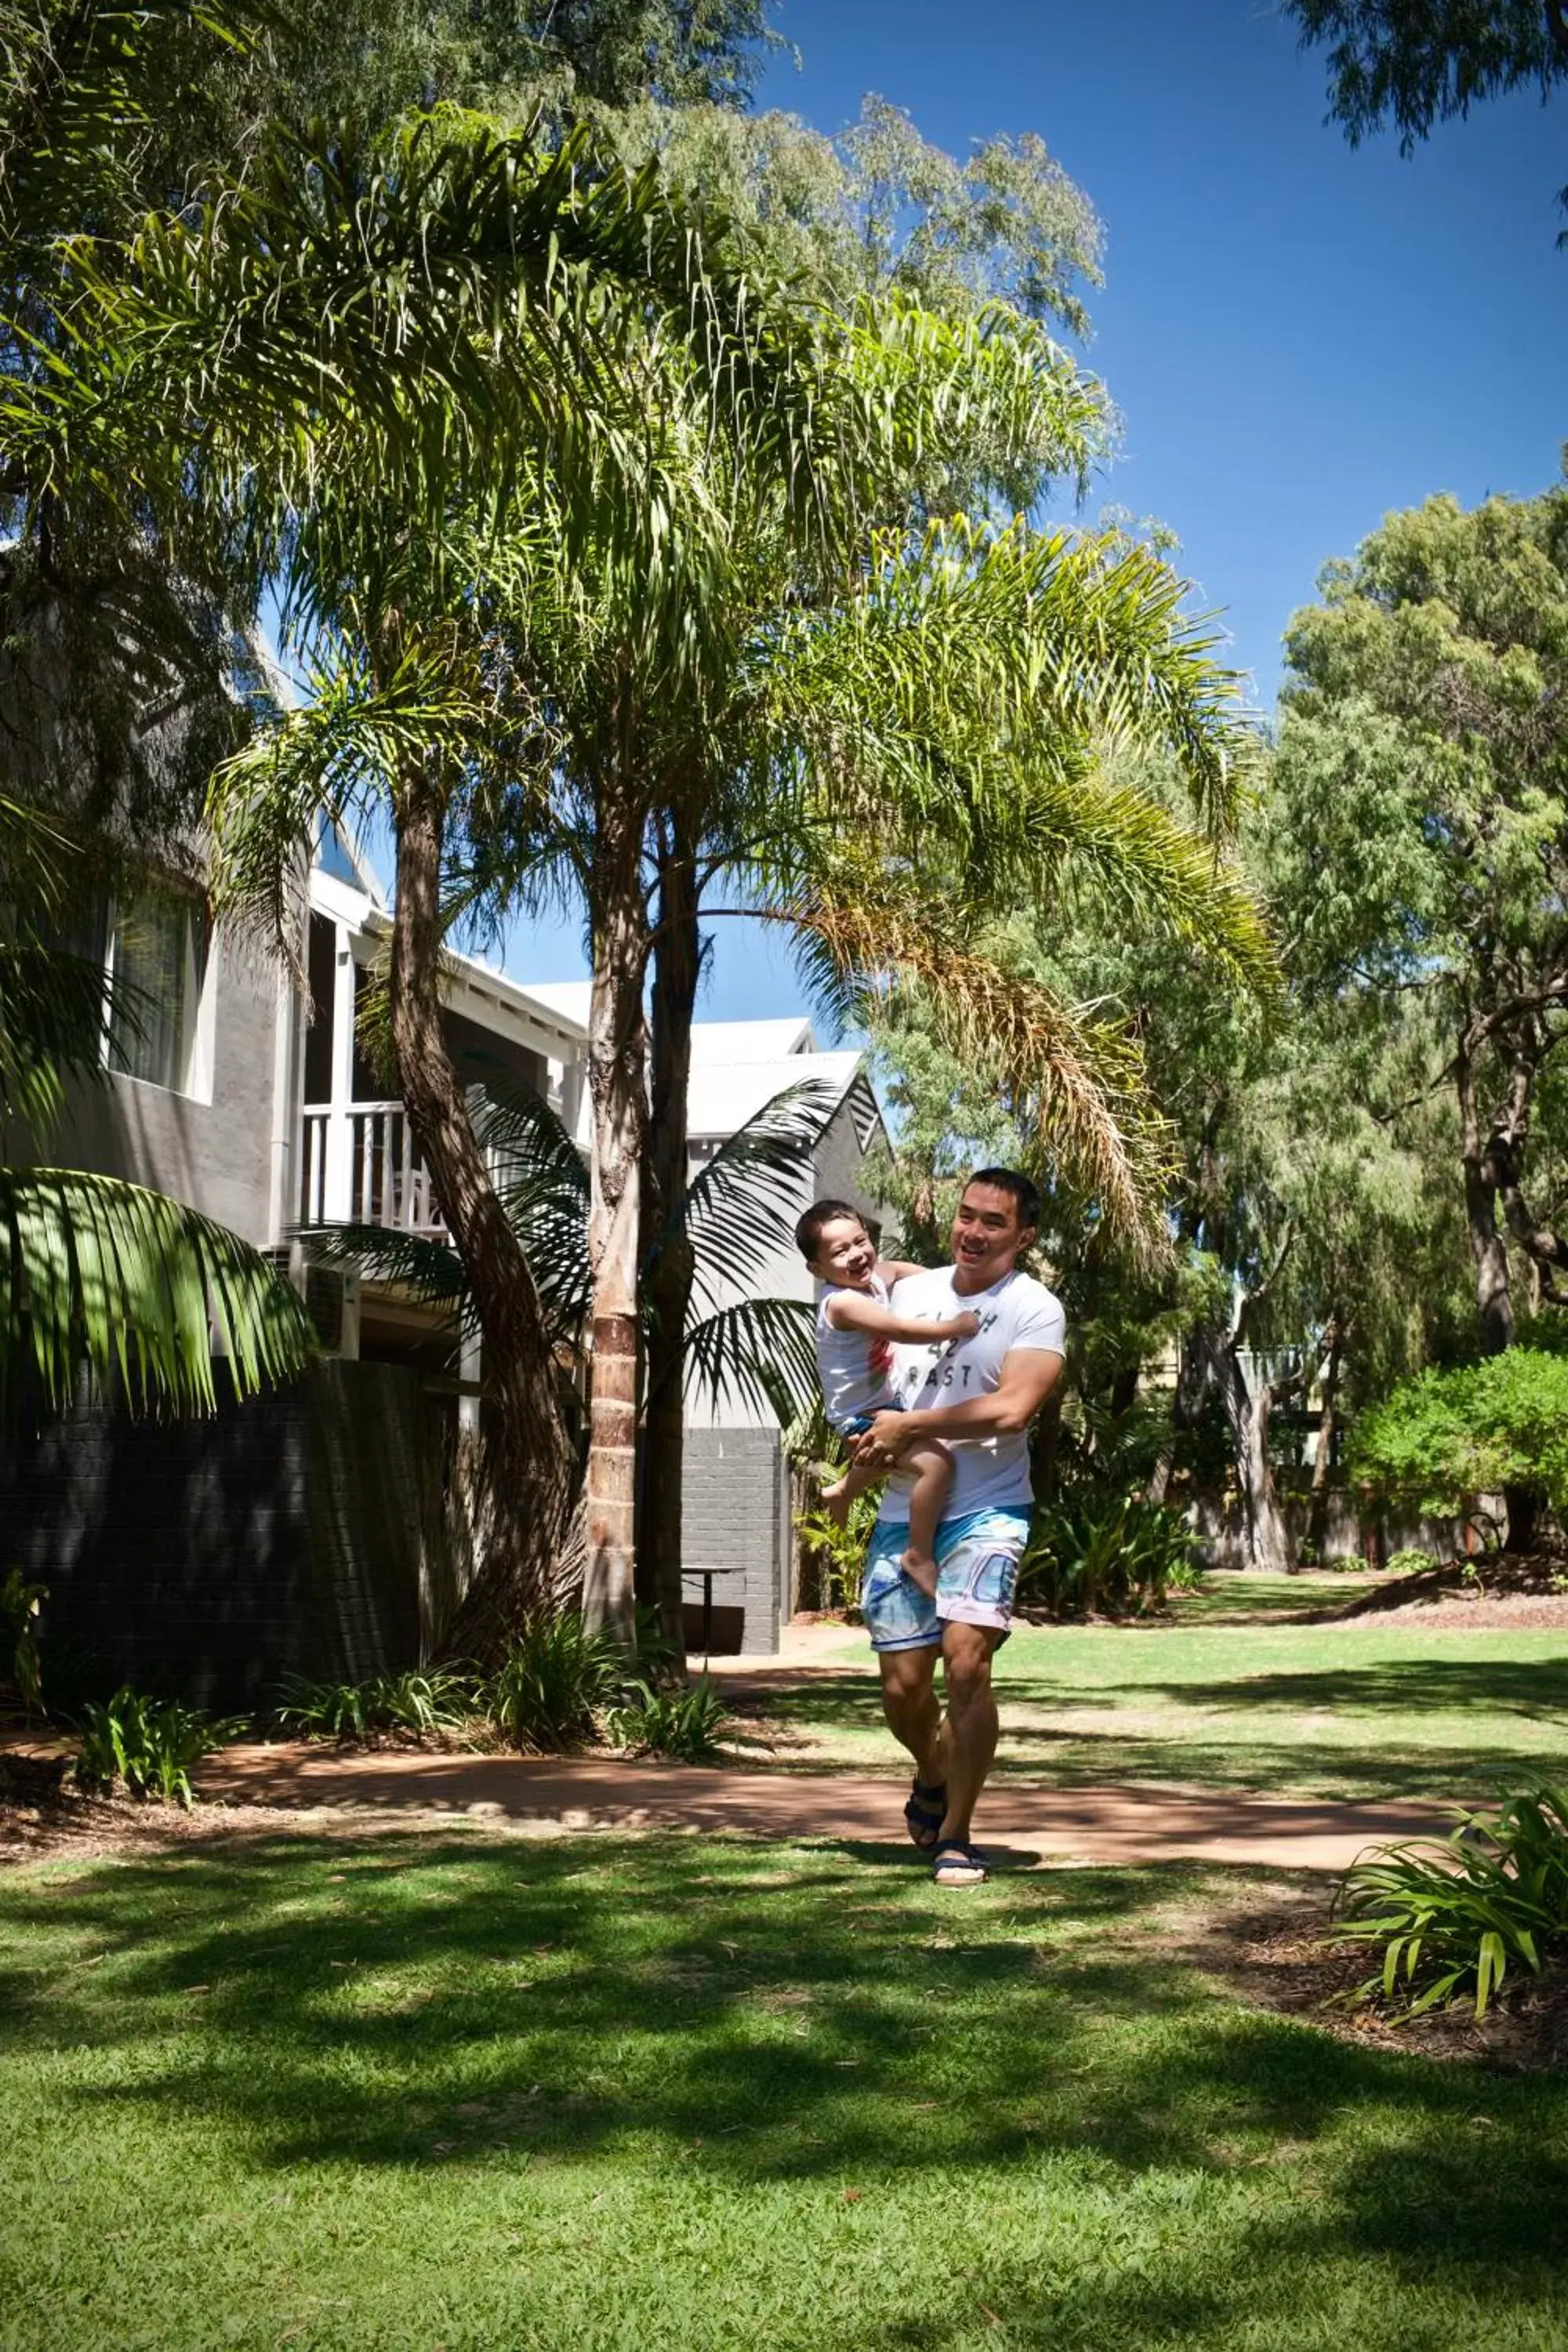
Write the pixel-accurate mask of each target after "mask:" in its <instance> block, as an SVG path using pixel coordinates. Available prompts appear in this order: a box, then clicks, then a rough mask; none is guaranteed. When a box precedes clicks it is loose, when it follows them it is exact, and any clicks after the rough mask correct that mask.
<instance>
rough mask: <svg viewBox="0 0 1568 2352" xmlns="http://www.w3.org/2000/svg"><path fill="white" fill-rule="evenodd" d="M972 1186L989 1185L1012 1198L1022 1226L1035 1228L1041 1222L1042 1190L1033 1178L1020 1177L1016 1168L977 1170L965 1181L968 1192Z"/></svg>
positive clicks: (995, 1190)
mask: <svg viewBox="0 0 1568 2352" xmlns="http://www.w3.org/2000/svg"><path fill="white" fill-rule="evenodd" d="M971 1184H988V1185H989V1186H990V1187H991V1190H992V1191H993V1192H1006V1193H1009V1194H1010V1195H1011V1196H1012V1200H1013V1203H1014V1206H1015V1207H1016V1210H1017V1212H1018V1223H1019V1225H1020V1226H1029V1227H1032V1226H1035V1225H1037V1224H1038V1223H1039V1222H1040V1188H1039V1186H1038V1185H1037V1183H1036V1182H1035V1180H1034V1178H1033V1177H1032V1176H1020V1175H1019V1173H1018V1171H1017V1170H1016V1168H976V1169H975V1171H974V1172H973V1175H971V1176H968V1177H966V1178H965V1179H964V1184H963V1189H964V1191H965V1192H968V1190H969V1187H970V1185H971Z"/></svg>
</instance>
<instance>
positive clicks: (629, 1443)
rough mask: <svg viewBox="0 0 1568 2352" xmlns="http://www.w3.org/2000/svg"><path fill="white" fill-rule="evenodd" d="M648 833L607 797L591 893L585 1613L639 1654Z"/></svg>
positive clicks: (614, 798)
mask: <svg viewBox="0 0 1568 2352" xmlns="http://www.w3.org/2000/svg"><path fill="white" fill-rule="evenodd" d="M642 833H643V828H642V818H641V811H640V809H637V810H635V811H634V810H632V809H628V808H627V806H626V803H625V801H624V799H621V798H619V797H618V796H617V795H616V794H615V793H614V792H613V790H612V791H611V792H609V793H603V794H601V803H600V808H599V813H598V825H597V830H596V834H595V845H594V866H593V873H592V877H591V883H590V893H589V896H590V908H591V915H592V923H593V955H594V983H593V993H592V997H591V1000H590V1004H589V1013H588V1081H589V1087H590V1091H591V1095H592V1100H593V1112H594V1121H593V1139H594V1140H593V1166H592V1170H591V1176H592V1192H591V1200H590V1206H589V1213H588V1263H589V1269H590V1274H591V1277H592V1281H593V1331H594V1340H593V1388H592V1401H591V1405H590V1412H589V1427H588V1476H587V1544H588V1562H587V1574H586V1577H585V1580H584V1587H583V1608H584V1615H585V1616H586V1617H587V1619H588V1621H589V1622H590V1624H592V1625H595V1626H599V1627H608V1628H610V1629H612V1630H613V1631H614V1632H616V1633H618V1634H620V1635H621V1636H622V1637H623V1638H624V1639H625V1640H626V1641H627V1642H628V1643H629V1642H630V1640H631V1638H632V1633H633V1628H634V1625H635V1622H636V1619H635V1614H634V1600H635V1592H634V1580H635V1575H636V1559H637V1547H636V1525H635V1521H636V1502H637V1391H638V1379H637V1375H638V1370H639V1368H640V1356H641V1350H640V1346H639V1339H640V1333H639V1329H638V1323H637V1241H638V1226H639V1217H638V1205H637V1204H638V1201H639V1198H640V1194H641V1190H642V1186H641V1172H642V1152H643V1137H644V1134H645V1132H646V1129H647V1021H646V1019H645V1017H644V1013H643V975H644V972H645V971H646V969H647V908H646V905H645V903H644V898H643V880H642Z"/></svg>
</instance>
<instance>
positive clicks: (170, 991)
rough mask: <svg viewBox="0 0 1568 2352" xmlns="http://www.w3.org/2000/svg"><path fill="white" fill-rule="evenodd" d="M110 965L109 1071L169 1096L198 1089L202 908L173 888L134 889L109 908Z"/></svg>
mask: <svg viewBox="0 0 1568 2352" xmlns="http://www.w3.org/2000/svg"><path fill="white" fill-rule="evenodd" d="M107 961H108V969H109V973H110V980H111V982H112V983H113V994H112V998H111V1001H110V1014H109V1032H108V1061H109V1066H110V1069H111V1070H117V1071H118V1072H119V1073H120V1075H121V1076H122V1077H127V1078H141V1079H142V1081H143V1082H144V1083H145V1084H146V1085H148V1086H153V1087H167V1088H168V1090H169V1091H170V1092H171V1093H173V1094H195V1093H200V1092H203V1091H204V1089H203V1088H202V1087H201V1085H200V1076H201V1072H200V1069H199V1067H198V1062H199V1059H200V1056H199V1053H198V1045H199V1039H200V1028H201V1023H200V1013H201V1009H202V996H203V990H204V986H205V980H206V972H207V922H206V913H205V908H203V907H202V906H201V905H200V904H199V903H198V902H197V901H196V900H195V899H193V898H185V897H183V896H181V895H179V894H177V893H175V892H174V891H167V890H155V889H148V890H143V891H141V892H139V893H138V895H137V896H136V897H135V898H132V899H130V900H128V901H122V902H121V903H118V904H117V905H116V906H115V907H114V908H112V909H111V912H110V927H109V953H108V959H107Z"/></svg>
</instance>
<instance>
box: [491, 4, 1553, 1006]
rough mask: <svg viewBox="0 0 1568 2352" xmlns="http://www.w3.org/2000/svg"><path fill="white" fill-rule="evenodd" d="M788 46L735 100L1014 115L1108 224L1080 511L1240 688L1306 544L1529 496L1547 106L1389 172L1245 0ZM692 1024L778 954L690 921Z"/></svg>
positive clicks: (846, 21) (964, 15)
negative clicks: (1109, 408)
mask: <svg viewBox="0 0 1568 2352" xmlns="http://www.w3.org/2000/svg"><path fill="white" fill-rule="evenodd" d="M776 22H777V24H778V26H779V29H780V30H781V32H783V33H784V35H785V36H786V37H787V38H788V39H790V40H792V41H794V42H795V44H796V45H797V46H798V47H799V49H800V51H801V52H802V68H801V70H800V71H799V72H796V71H795V68H794V67H793V65H791V64H789V63H787V62H786V61H784V60H783V59H780V60H779V61H777V62H776V63H775V64H774V65H773V68H771V69H770V71H769V73H768V76H767V79H766V81H765V83H764V85H763V89H762V92H761V94H760V103H761V104H763V105H764V106H782V107H787V108H788V109H789V110H791V111H793V112H795V113H796V114H799V115H800V116H802V117H803V118H804V119H805V121H807V122H809V123H811V124H812V125H813V126H814V127H815V128H816V129H817V130H820V131H837V130H840V129H842V128H844V127H845V125H847V123H848V122H850V121H853V120H854V118H855V116H856V115H857V113H858V110H859V104H860V100H861V97H862V94H863V93H864V92H866V91H868V90H875V91H876V92H877V93H878V94H879V96H881V97H883V98H886V99H889V100H892V102H893V103H894V104H896V105H899V106H901V107H903V108H905V109H906V110H908V111H909V113H910V115H911V116H912V117H913V118H914V121H916V123H917V124H918V125H919V127H920V129H921V131H922V132H923V133H924V134H925V136H926V137H927V138H929V139H932V140H934V141H936V142H938V143H939V144H940V145H942V146H944V147H947V148H949V149H951V150H952V151H953V152H957V153H964V152H967V151H968V149H969V148H970V146H971V144H972V143H973V142H974V141H975V140H977V139H982V138H985V137H987V136H989V135H990V134H992V133H993V132H994V131H1008V132H1012V133H1017V132H1020V131H1038V132H1039V133H1040V134H1041V136H1042V137H1043V138H1044V139H1045V140H1046V142H1047V145H1048V146H1049V148H1050V149H1051V151H1052V152H1053V153H1054V154H1055V155H1056V157H1057V158H1058V161H1059V162H1060V163H1062V164H1063V165H1064V166H1065V168H1066V169H1067V170H1068V172H1069V173H1071V174H1072V176H1073V178H1074V179H1075V180H1077V182H1078V183H1079V186H1080V187H1082V188H1083V190H1084V191H1085V193H1086V194H1088V195H1089V197H1090V199H1091V200H1092V202H1093V203H1094V205H1095V206H1096V209H1097V210H1098V211H1099V213H1100V216H1101V218H1102V220H1103V221H1104V223H1105V227H1106V284H1105V286H1104V288H1103V289H1101V290H1100V292H1099V293H1098V294H1097V295H1095V296H1094V297H1093V298H1092V313H1093V320H1094V333H1093V337H1092V340H1091V341H1090V343H1089V347H1088V350H1087V353H1086V357H1087V359H1088V361H1089V364H1090V365H1091V366H1093V367H1094V368H1095V369H1096V370H1097V371H1098V372H1099V373H1100V374H1101V375H1102V376H1103V377H1104V379H1105V381H1106V383H1107V384H1108V385H1109V387H1110V392H1111V394H1112V397H1113V398H1114V399H1115V401H1116V403H1117V404H1118V406H1119V408H1120V410H1121V415H1122V417H1123V419H1124V425H1125V431H1124V438H1123V446H1122V451H1121V458H1120V461H1119V462H1118V464H1117V465H1116V466H1115V467H1113V468H1112V470H1111V471H1110V475H1109V476H1108V478H1106V479H1105V480H1104V481H1103V482H1102V483H1100V484H1097V485H1096V487H1095V488H1094V490H1093V492H1092V493H1091V496H1090V499H1089V511H1090V512H1093V511H1094V510H1096V509H1098V508H1099V507H1100V505H1103V504H1106V503H1109V502H1111V501H1114V502H1115V503H1117V504H1119V505H1121V506H1123V507H1126V508H1129V509H1131V510H1132V511H1133V512H1134V513H1137V514H1152V515H1158V516H1159V517H1160V518H1161V520H1163V521H1164V522H1165V523H1167V524H1168V525H1169V526H1170V527H1171V528H1172V529H1173V530H1174V531H1175V532H1176V534H1177V536H1178V538H1179V539H1180V541H1181V554H1180V557H1179V559H1178V560H1179V562H1181V564H1182V566H1183V568H1184V570H1185V571H1186V572H1188V573H1189V574H1190V576H1191V577H1192V579H1193V580H1194V583H1196V585H1197V588H1198V590H1199V592H1200V593H1201V600H1202V602H1203V603H1204V604H1209V605H1214V606H1217V607H1220V608H1223V612H1224V615H1225V624H1226V627H1227V629H1228V630H1229V632H1230V635H1231V640H1232V642H1231V647H1230V656H1229V657H1230V659H1231V660H1232V662H1233V663H1234V664H1235V665H1236V666H1237V667H1239V668H1241V669H1244V670H1246V671H1247V672H1248V673H1249V674H1250V677H1252V679H1253V681H1254V691H1255V694H1256V698H1258V700H1259V701H1260V702H1261V703H1262V704H1263V705H1264V706H1265V707H1268V705H1270V704H1271V703H1272V701H1273V698H1274V695H1275V691H1276V688H1277V686H1278V680H1279V639H1280V635H1281V632H1282V630H1283V629H1284V627H1285V625H1286V623H1287V621H1288V619H1289V615H1290V614H1291V612H1292V611H1293V610H1294V608H1295V607H1296V606H1297V605H1299V604H1303V603H1305V602H1307V601H1308V600H1309V599H1310V596H1311V594H1312V593H1313V583H1314V581H1315V579H1316V576H1317V573H1318V571H1319V568H1320V567H1321V564H1322V562H1324V560H1325V559H1326V558H1327V557H1329V556H1331V555H1334V554H1348V553H1349V552H1350V551H1352V549H1353V548H1354V547H1355V545H1356V544H1357V542H1358V541H1360V540H1361V539H1363V537H1364V536H1365V535H1366V533H1367V532H1368V531H1369V530H1373V529H1374V528H1375V526H1376V524H1377V523H1378V521H1379V520H1380V519H1381V517H1382V516H1383V515H1384V513H1386V512H1387V511H1388V510H1389V509H1392V508H1395V507H1401V506H1408V505H1413V504H1415V502H1417V501H1418V500H1419V499H1423V498H1426V497H1428V496H1430V495H1431V494H1432V493H1434V492H1435V491H1438V490H1450V491H1452V492H1453V493H1454V494H1455V496H1456V497H1458V498H1459V499H1462V500H1464V501H1465V502H1466V503H1467V504H1468V503H1473V502H1474V501H1476V500H1477V499H1481V498H1484V497H1485V496H1486V495H1487V494H1488V493H1489V492H1491V491H1506V492H1514V493H1519V494H1527V493H1529V492H1531V491H1533V490H1537V489H1541V488H1544V487H1545V486H1546V485H1547V484H1548V483H1550V482H1551V481H1552V480H1553V479H1554V478H1556V476H1557V473H1558V468H1559V450H1560V446H1561V444H1562V442H1563V439H1564V438H1565V437H1568V404H1565V403H1564V400H1563V396H1562V394H1563V387H1564V384H1565V383H1568V251H1564V252H1563V253H1559V252H1558V251H1557V249H1556V236H1557V232H1558V228H1559V226H1560V224H1561V221H1562V215H1559V213H1558V212H1557V211H1556V209H1555V205H1554V196H1555V192H1556V190H1557V188H1558V187H1559V186H1561V185H1562V184H1563V183H1564V182H1565V181H1568V109H1564V108H1563V106H1562V105H1558V106H1557V107H1555V108H1553V109H1543V108H1542V107H1541V106H1540V104H1539V103H1538V102H1536V101H1535V100H1531V99H1528V98H1523V99H1518V100H1508V101H1504V102H1502V103H1500V104H1497V105H1492V106H1489V107H1487V108H1485V109H1483V110H1480V111H1479V112H1478V113H1477V114H1475V115H1474V116H1473V117H1472V118H1471V120H1470V121H1468V122H1467V123H1453V124H1449V125H1446V126H1444V127H1443V128H1442V129H1441V130H1440V131H1438V132H1437V133H1436V134H1435V135H1434V137H1433V139H1432V140H1431V141H1430V142H1428V143H1427V144H1426V145H1425V146H1423V147H1421V148H1418V149H1417V150H1416V152H1415V155H1414V156H1413V157H1412V158H1411V159H1410V160H1409V161H1408V162H1405V161H1402V160H1401V158H1400V156H1399V153H1398V149H1397V146H1396V143H1395V142H1394V140H1393V139H1391V138H1387V137H1380V138H1379V139H1377V140H1375V141H1373V142H1369V143H1368V144H1366V145H1364V146H1363V147H1362V148H1360V149H1359V150H1356V151H1354V152H1352V150H1351V149H1350V148H1349V147H1347V146H1346V144H1345V142H1344V140H1343V138H1342V135H1341V133H1340V132H1339V131H1338V130H1337V129H1335V128H1331V127H1328V126H1325V124H1324V121H1323V115H1324V112H1325V108H1326V98H1325V79H1324V67H1323V59H1322V56H1321V52H1307V53H1302V52H1300V50H1299V49H1298V48H1297V46H1296V39H1295V34H1294V31H1293V29H1292V27H1291V26H1290V25H1289V23H1288V22H1287V21H1285V20H1284V19H1283V18H1282V17H1281V16H1279V14H1278V13H1277V12H1276V11H1274V10H1273V9H1270V8H1267V7H1264V6H1261V5H1258V0H1181V5H1172V0H1162V5H1154V0H1122V5H1121V6H1119V7H1118V8H1116V9H1114V10H1111V9H1100V8H1095V7H1093V6H1091V5H1085V0H1075V5H1072V6H1067V5H1062V0H1003V5H998V0H992V5H984V0H981V5H971V6H969V7H967V8H955V7H953V6H952V5H937V0H833V5H828V0H784V5H781V7H780V8H779V10H778V12H777V16H776ZM715 934H716V936H715V948H714V955H713V961H712V965H711V969H710V978H709V982H708V985H707V990H706V994H705V999H704V1002H703V1005H702V1008H701V1010H702V1013H703V1015H704V1017H706V1018H710V1019H727V1020H734V1019H745V1018H752V1017H761V1016H763V1015H767V1014H771V1013H786V1012H793V1011H794V1010H795V1009H796V1008H797V1007H798V1006H799V1005H800V1004H801V1003H802V997H801V992H800V989H799V985H798V982H796V980H795V975H794V972H793V970H792V968H791V966H790V963H789V960H788V957H787V954H786V953H785V952H784V950H783V948H782V945H781V944H780V943H779V942H777V941H776V940H773V938H772V937H771V936H769V935H767V934H765V933H764V932H763V930H762V929H761V927H760V926H758V925H755V924H753V923H751V922H749V921H721V922H720V923H718V924H717V925H716V926H715ZM506 961H507V967H508V969H509V970H510V971H511V972H513V974H514V975H515V976H516V977H517V978H518V979H520V980H560V979H572V978H575V977H577V976H579V975H580V974H581V973H582V972H583V971H584V969H585V966H584V961H583V956H582V949H581V941H580V938H579V934H578V930H577V928H576V926H574V925H572V924H564V925H560V926H556V927H553V928H550V929H541V928H538V927H532V928H531V929H529V930H528V931H527V932H526V933H522V932H520V933H519V934H518V935H517V936H516V937H514V938H513V940H511V941H510V944H509V950H508V953H507V958H506Z"/></svg>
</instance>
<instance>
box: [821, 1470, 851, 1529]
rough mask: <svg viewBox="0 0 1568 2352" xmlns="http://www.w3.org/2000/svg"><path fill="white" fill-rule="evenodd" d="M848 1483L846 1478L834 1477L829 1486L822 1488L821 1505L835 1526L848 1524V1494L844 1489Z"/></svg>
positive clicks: (840, 1526) (839, 1526)
mask: <svg viewBox="0 0 1568 2352" xmlns="http://www.w3.org/2000/svg"><path fill="white" fill-rule="evenodd" d="M848 1484H849V1481H848V1480H847V1478H836V1479H835V1480H834V1482H833V1484H832V1486H824V1488H823V1490H822V1507H823V1509H824V1510H825V1511H826V1514H827V1516H828V1517H829V1518H830V1519H831V1520H832V1521H833V1524H834V1526H835V1527H836V1528H842V1527H846V1526H847V1524H848V1519H849V1496H848V1494H847V1491H846V1489H847V1486H848Z"/></svg>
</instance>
